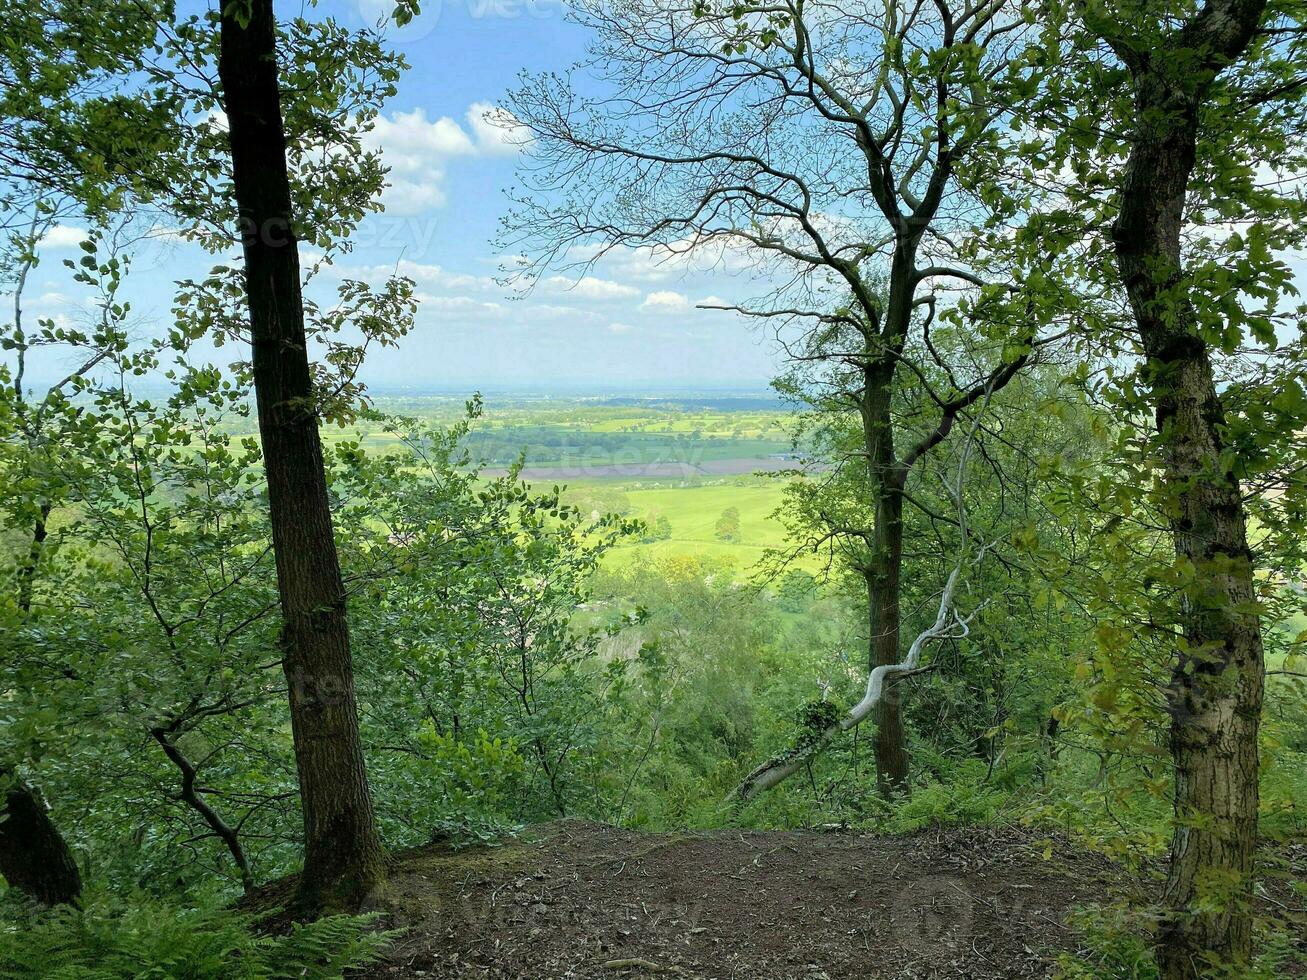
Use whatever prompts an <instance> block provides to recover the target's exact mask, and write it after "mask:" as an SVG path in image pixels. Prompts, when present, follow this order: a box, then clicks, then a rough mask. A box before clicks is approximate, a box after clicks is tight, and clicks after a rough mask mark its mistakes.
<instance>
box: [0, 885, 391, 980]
mask: <svg viewBox="0 0 1307 980" xmlns="http://www.w3.org/2000/svg"><path fill="white" fill-rule="evenodd" d="M373 923H374V918H373V917H371V916H348V915H337V916H330V917H328V918H324V919H319V920H318V921H317V922H311V923H308V924H306V925H299V926H296V927H295V928H294V929H293V930H292V931H291V932H290V933H289V934H288V935H285V936H260V935H258V934H257V933H255V931H254V930H253V928H252V919H251V917H250V916H248V915H241V914H239V913H236V912H232V911H230V910H227V909H196V908H177V907H176V906H174V905H169V904H165V903H163V902H161V901H159V900H157V899H152V898H148V897H145V896H140V895H137V896H133V897H132V898H131V900H130V902H117V901H113V900H111V899H107V898H102V897H95V898H91V899H89V900H88V901H87V904H86V907H85V908H83V909H69V908H61V909H56V910H53V911H42V912H34V911H32V910H30V909H27V908H12V909H9V910H8V914H7V915H6V916H5V918H4V919H3V920H2V921H0V977H3V978H10V977H13V978H19V977H34V976H39V977H45V978H46V980H118V978H124V980H126V978H129V977H130V978H147V980H154V978H158V980H165V978H167V980H204V978H209V977H212V978H214V980H256V978H257V980H276V978H282V977H285V978H287V980H289V978H292V977H295V978H314V980H327V978H330V977H340V976H342V975H343V974H344V971H345V970H347V969H350V968H353V967H358V966H363V965H365V964H367V963H370V962H372V961H374V960H376V959H377V957H378V956H379V955H380V953H381V951H382V949H383V948H384V947H385V945H386V944H387V942H389V940H390V939H391V937H392V936H393V933H385V932H378V931H374V930H373V928H372V927H373Z"/></svg>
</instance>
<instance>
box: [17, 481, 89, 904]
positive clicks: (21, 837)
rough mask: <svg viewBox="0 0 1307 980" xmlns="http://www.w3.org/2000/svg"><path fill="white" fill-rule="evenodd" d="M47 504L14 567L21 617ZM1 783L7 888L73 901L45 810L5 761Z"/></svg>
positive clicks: (68, 858)
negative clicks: (3, 798) (24, 554)
mask: <svg viewBox="0 0 1307 980" xmlns="http://www.w3.org/2000/svg"><path fill="white" fill-rule="evenodd" d="M49 518H50V505H49V504H48V503H42V504H41V508H40V512H39V514H38V516H37V518H36V521H35V522H34V524H33V526H32V541H31V546H30V547H29V548H28V553H27V555H26V557H25V560H24V562H23V565H22V567H20V568H19V570H18V609H19V611H20V612H21V613H22V616H23V619H25V620H26V619H28V618H29V617H31V615H32V591H33V587H34V585H35V582H36V573H37V569H38V568H39V567H40V564H41V557H42V553H43V552H44V550H45V539H46V537H47V534H48V529H47V527H46V521H48V520H49ZM0 782H3V783H6V784H8V785H7V787H6V789H5V803H4V810H3V813H0V875H3V876H4V879H5V881H7V882H8V883H9V887H10V888H16V889H18V891H20V892H22V893H23V894H24V895H27V896H28V897H29V898H31V899H33V900H35V901H37V902H40V903H41V904H42V905H76V904H77V900H78V898H79V897H80V896H81V893H82V876H81V874H79V873H78V870H77V862H76V861H75V860H74V859H73V852H72V850H71V849H70V848H69V847H68V843H67V842H66V841H65V840H64V838H63V835H62V834H60V833H59V828H58V827H56V826H55V825H54V821H53V820H51V819H50V817H49V815H48V814H47V813H46V812H45V806H44V805H43V804H42V803H41V800H40V798H39V797H38V796H37V794H36V793H35V792H34V791H33V790H32V789H31V787H29V786H27V785H26V784H25V783H24V782H23V781H22V780H20V779H19V778H18V774H17V773H15V772H14V771H13V769H12V768H11V767H9V766H0Z"/></svg>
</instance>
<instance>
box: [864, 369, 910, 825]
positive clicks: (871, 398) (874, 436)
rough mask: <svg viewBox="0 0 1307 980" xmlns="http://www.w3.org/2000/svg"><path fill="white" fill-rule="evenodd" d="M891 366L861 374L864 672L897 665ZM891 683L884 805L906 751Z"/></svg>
mask: <svg viewBox="0 0 1307 980" xmlns="http://www.w3.org/2000/svg"><path fill="white" fill-rule="evenodd" d="M895 363H896V362H895V361H894V360H889V361H888V362H885V361H879V360H878V361H875V362H872V363H871V364H869V365H867V367H866V368H865V369H864V371H863V385H864V387H863V392H862V427H863V443H864V447H865V450H866V453H867V480H868V483H869V485H870V487H871V492H872V494H873V497H874V502H875V508H876V517H875V521H876V523H875V527H874V529H873V532H872V548H871V552H872V553H871V561H870V562H869V563H868V564H867V566H866V567H865V568H864V569H863V570H862V573H863V578H864V579H865V581H866V585H867V626H868V664H867V670H868V671H869V672H870V671H872V670H875V669H876V668H877V667H883V666H886V665H889V664H896V663H898V662H899V630H900V628H901V623H900V611H899V598H900V593H901V591H902V589H901V584H902V583H901V579H902V568H903V497H902V495H901V494H900V493H899V489H900V487H899V481H898V472H897V469H898V467H897V461H896V460H895V457H894V420H893V417H892V415H891V401H892V399H893V397H894V373H895V372H894V368H895ZM896 680H897V679H896V678H893V677H891V678H890V679H889V681H888V682H887V684H886V686H885V692H884V694H883V695H882V696H881V698H880V700H879V701H877V703H876V708H875V712H874V714H873V720H874V722H875V725H876V735H875V738H874V739H873V741H872V747H873V749H874V751H875V756H876V788H877V790H878V791H879V793H880V795H881V796H882V797H884V798H886V799H889V798H891V797H892V796H894V795H895V794H897V793H901V792H903V791H904V790H905V789H906V787H907V785H908V765H909V761H908V751H907V746H906V744H905V742H904V735H903V713H902V707H901V704H900V701H899V685H898V684H897V683H896Z"/></svg>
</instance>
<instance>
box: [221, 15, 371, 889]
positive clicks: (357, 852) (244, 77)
mask: <svg viewBox="0 0 1307 980" xmlns="http://www.w3.org/2000/svg"><path fill="white" fill-rule="evenodd" d="M241 6H242V5H241V4H239V3H235V4H226V5H225V6H224V11H223V17H222V25H221V52H220V57H219V73H220V75H221V78H222V86H223V99H224V107H225V109H226V112H227V121H228V125H229V127H230V137H231V151H232V166H233V177H234V185H235V192H236V203H237V205H238V208H239V212H240V225H241V228H240V231H241V238H242V243H243V245H244V254H245V277H246V291H247V296H248V300H249V310H250V333H251V343H252V347H253V370H254V386H255V392H256V397H257V403H258V414H259V434H260V437H261V439H262V443H263V459H264V467H265V468H266V471H267V478H268V504H269V508H270V512H271V522H272V539H273V547H274V549H275V552H276V559H277V585H278V590H279V592H280V597H281V608H282V616H283V620H284V622H283V627H282V655H283V666H284V669H285V673H286V681H287V686H288V689H289V696H290V715H291V729H292V733H293V735H294V743H295V761H296V766H297V769H298V772H299V783H300V795H301V799H302V802H303V810H304V871H303V874H302V876H301V879H300V889H299V896H298V904H299V906H300V907H301V909H303V910H305V911H313V910H318V909H324V908H332V907H349V906H354V905H357V904H358V903H359V902H361V901H362V899H363V898H364V897H365V895H366V894H367V893H368V892H369V891H370V890H371V889H373V888H374V887H375V886H377V885H378V884H380V882H381V881H382V880H383V878H384V859H383V854H382V848H381V842H380V839H379V837H378V835H377V829H376V822H375V818H374V816H373V810H372V800H371V796H370V793H369V789H368V780H367V773H366V770H365V768H364V760H363V750H362V745H361V742H360V739H359V722H358V711H357V708H356V706H355V698H354V675H353V666H352V663H351V659H350V641H349V627H348V624H347V622H346V618H345V590H344V586H343V583H342V581H341V574H340V564H339V561H338V559H337V555H336V544H335V539H334V536H333V533H332V523H331V508H330V501H329V499H328V496H327V486H326V478H325V475H324V472H323V462H322V444H321V441H320V437H319V433H318V419H317V412H316V410H315V407H314V399H313V391H312V386H311V376H310V372H309V358H308V350H307V344H306V339H305V329H304V308H303V300H302V297H301V295H300V265H299V252H298V246H297V244H296V238H295V233H294V229H293V225H292V215H291V198H290V184H289V177H288V173H287V166H286V135H285V130H284V125H283V121H282V114H281V100H280V91H279V86H278V79H277V63H276V24H275V20H274V15H273V9H272V0H252V2H251V3H250V4H249V5H248V11H249V22H248V24H246V25H244V26H242V24H240V23H239V22H238V20H237V13H238V12H239V11H240V8H241Z"/></svg>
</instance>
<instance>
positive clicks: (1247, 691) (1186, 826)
mask: <svg viewBox="0 0 1307 980" xmlns="http://www.w3.org/2000/svg"><path fill="white" fill-rule="evenodd" d="M1262 7H1263V4H1261V3H1257V2H1253V3H1238V2H1236V3H1230V4H1226V5H1219V4H1218V5H1209V7H1208V8H1205V9H1204V13H1203V14H1200V15H1199V16H1198V17H1197V18H1195V20H1194V21H1192V22H1191V23H1190V24H1188V25H1186V26H1185V27H1184V28H1183V29H1181V30H1180V31H1177V32H1176V33H1174V34H1173V35H1171V36H1170V37H1169V38H1168V40H1169V42H1170V44H1169V46H1168V45H1164V46H1163V49H1162V50H1160V51H1150V52H1148V53H1147V54H1146V55H1144V54H1140V53H1139V52H1138V51H1137V50H1134V49H1132V48H1130V46H1129V44H1128V42H1126V41H1123V40H1122V41H1117V42H1116V43H1115V44H1114V46H1116V47H1117V48H1118V51H1119V52H1121V53H1122V57H1123V59H1124V60H1125V61H1126V62H1127V64H1128V65H1129V67H1130V68H1131V72H1132V77H1133V82H1134V95H1135V106H1134V108H1135V119H1136V123H1135V129H1134V132H1133V133H1132V145H1131V151H1130V156H1129V161H1128V163H1127V166H1126V171H1125V176H1124V181H1123V185H1122V193H1121V210H1120V212H1119V214H1118V217H1117V220H1116V222H1115V224H1114V226H1113V229H1112V234H1113V241H1114V244H1115V248H1116V257H1117V264H1118V267H1119V269H1120V274H1121V278H1122V280H1123V282H1124V284H1125V287H1126V290H1127V292H1128V294H1129V298H1130V304H1131V307H1132V310H1133V312H1134V316H1135V319H1136V322H1137V324H1138V328H1139V333H1140V337H1141V340H1142V343H1143V347H1144V353H1145V371H1146V376H1147V381H1148V384H1149V386H1150V391H1151V396H1152V400H1153V404H1154V408H1155V412H1156V426H1157V431H1158V433H1159V438H1160V445H1161V456H1162V462H1163V465H1164V469H1165V475H1166V486H1167V492H1168V505H1169V507H1170V523H1171V530H1172V534H1173V537H1174V539H1175V551H1176V555H1177V557H1179V558H1180V559H1183V560H1184V561H1185V562H1186V563H1191V565H1192V568H1193V570H1194V582H1193V584H1192V585H1191V586H1190V587H1189V588H1188V589H1187V590H1186V592H1185V594H1184V596H1183V598H1182V605H1181V609H1180V618H1181V623H1182V627H1183V631H1184V642H1183V644H1182V647H1181V650H1180V652H1179V654H1178V656H1177V659H1176V662H1175V664H1174V670H1173V677H1172V683H1171V688H1170V692H1169V694H1170V714H1171V723H1170V743H1171V754H1172V758H1173V761H1174V766H1175V830H1174V836H1173V839H1172V845H1171V860H1170V870H1169V874H1168V877H1167V882H1166V888H1165V892H1164V904H1165V911H1166V916H1165V919H1164V921H1163V923H1162V927H1161V930H1160V933H1159V944H1158V964H1159V967H1160V968H1161V972H1162V975H1163V976H1164V977H1166V978H1168V980H1189V978H1197V977H1199V976H1203V975H1207V974H1208V973H1209V972H1210V971H1211V969H1212V964H1213V962H1222V963H1242V962H1246V961H1247V960H1248V958H1249V956H1250V955H1251V951H1252V916H1251V910H1250V908H1249V905H1250V902H1251V898H1252V886H1253V856H1254V849H1255V846H1256V839H1257V800H1258V787H1257V776H1258V759H1257V730H1258V724H1259V721H1260V717H1261V709H1262V683H1263V681H1262V678H1263V669H1264V668H1263V658H1262V636H1261V629H1260V624H1259V621H1258V617H1257V613H1256V605H1255V600H1256V595H1255V588H1254V569H1253V561H1252V555H1251V552H1250V551H1249V548H1248V540H1247V533H1246V529H1245V518H1244V508H1243V501H1242V496H1241V493H1240V486H1239V482H1238V480H1237V479H1236V478H1235V477H1234V476H1233V475H1232V474H1231V473H1230V472H1229V470H1228V468H1226V467H1225V466H1224V465H1223V463H1222V461H1221V456H1222V453H1223V451H1224V450H1225V448H1226V446H1225V444H1224V441H1223V440H1224V430H1225V413H1224V410H1223V407H1222V404H1221V399H1220V397H1219V395H1218V393H1217V390H1216V385H1215V382H1214V375H1213V368H1212V359H1211V355H1210V352H1209V350H1208V348H1207V346H1206V344H1205V343H1204V341H1203V340H1202V338H1201V336H1200V334H1199V332H1198V327H1197V317H1196V315H1195V311H1194V308H1193V306H1192V302H1191V299H1190V297H1189V295H1188V293H1187V290H1186V288H1185V283H1184V273H1183V266H1182V258H1181V251H1180V233H1181V229H1182V225H1183V220H1184V214H1183V209H1184V201H1185V194H1186V192H1187V190H1188V185H1189V179H1190V176H1191V174H1192V171H1193V167H1194V161H1195V157H1196V146H1197V138H1198V131H1199V124H1198V123H1199V120H1198V110H1199V107H1200V106H1201V105H1202V102H1203V99H1204V98H1205V97H1206V95H1207V93H1208V92H1209V90H1210V84H1211V81H1212V80H1213V79H1214V78H1215V77H1216V74H1217V73H1218V72H1219V70H1220V68H1221V67H1222V66H1223V65H1224V64H1225V63H1227V61H1228V59H1229V58H1231V57H1233V56H1235V55H1237V54H1238V53H1239V52H1240V51H1242V50H1243V48H1244V47H1245V46H1246V45H1247V43H1248V41H1249V39H1250V38H1251V35H1252V30H1253V28H1254V27H1255V26H1256V24H1257V22H1258V20H1259V19H1260V15H1261V9H1262ZM1213 11H1215V13H1213ZM1195 65H1198V66H1201V67H1199V68H1198V69H1197V70H1196V69H1195ZM1177 66H1182V67H1177Z"/></svg>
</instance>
